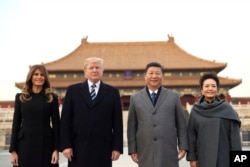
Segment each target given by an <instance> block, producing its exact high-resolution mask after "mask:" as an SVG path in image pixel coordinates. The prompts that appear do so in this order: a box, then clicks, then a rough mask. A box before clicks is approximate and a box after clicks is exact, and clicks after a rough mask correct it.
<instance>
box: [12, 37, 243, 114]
mask: <svg viewBox="0 0 250 167" xmlns="http://www.w3.org/2000/svg"><path fill="white" fill-rule="evenodd" d="M91 56H96V57H100V58H103V59H104V68H105V70H104V75H103V81H104V82H106V83H108V84H111V85H113V86H115V87H117V88H118V89H119V90H120V94H121V102H122V107H123V109H124V110H126V109H128V106H129V98H130V96H131V95H132V94H134V93H136V92H137V91H138V90H139V89H141V88H143V87H144V86H145V80H144V69H145V66H146V64H148V63H149V62H152V61H157V62H160V63H161V64H162V65H163V66H164V67H165V72H164V81H163V85H164V86H165V87H167V88H169V89H171V90H173V91H175V92H177V93H179V94H180V98H181V101H182V104H183V106H185V105H186V103H189V104H193V103H194V102H195V101H196V100H197V98H198V97H199V92H200V91H199V84H198V81H199V78H200V76H201V75H202V74H203V73H205V72H215V73H219V72H220V71H222V70H223V69H224V68H226V66H227V64H226V63H219V62H215V61H208V60H204V59H201V58H198V57H196V56H194V55H192V54H190V53H188V52H186V51H185V50H184V49H182V48H181V47H179V46H178V45H177V44H176V43H175V41H174V37H172V36H168V40H167V41H153V42H93V43H92V42H88V40H87V37H85V38H83V39H82V42H81V44H80V45H79V46H78V47H77V48H76V49H75V50H73V51H72V52H71V53H69V54H68V55H66V56H64V57H62V58H60V59H58V60H55V61H52V62H49V63H45V64H44V65H45V66H46V68H47V70H48V72H49V77H50V80H51V84H52V86H53V87H54V88H55V90H56V91H57V93H58V95H59V96H60V99H61V100H62V102H63V98H64V96H65V92H66V88H67V86H68V85H70V84H73V83H76V82H82V81H83V80H84V79H83V77H84V74H83V60H84V59H86V58H88V57H91ZM219 79H220V82H221V88H220V96H221V97H222V98H224V99H226V100H227V101H229V102H230V101H231V96H230V95H229V90H230V89H231V88H234V87H235V86H237V85H239V84H240V83H241V80H239V79H233V78H227V77H226V78H225V77H221V76H219ZM23 84H24V83H23V82H21V83H18V82H17V83H15V85H16V87H18V88H20V89H21V88H22V87H23Z"/></svg>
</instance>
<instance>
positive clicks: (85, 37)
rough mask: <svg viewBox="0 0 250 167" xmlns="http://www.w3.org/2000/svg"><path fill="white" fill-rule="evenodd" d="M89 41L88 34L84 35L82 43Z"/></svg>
mask: <svg viewBox="0 0 250 167" xmlns="http://www.w3.org/2000/svg"><path fill="white" fill-rule="evenodd" d="M85 43H88V36H83V38H82V44H85Z"/></svg>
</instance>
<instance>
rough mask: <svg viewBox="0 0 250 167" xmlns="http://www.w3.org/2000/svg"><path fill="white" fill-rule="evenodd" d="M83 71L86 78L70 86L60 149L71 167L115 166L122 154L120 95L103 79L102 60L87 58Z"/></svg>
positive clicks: (66, 96) (63, 110)
mask: <svg viewBox="0 0 250 167" xmlns="http://www.w3.org/2000/svg"><path fill="white" fill-rule="evenodd" d="M84 74H85V77H86V78H87V80H86V81H84V82H81V83H76V84H73V85H70V86H69V87H68V88H67V92H66V95H65V99H64V103H63V108H62V114H61V128H60V130H61V131H60V132H61V133H60V135H61V137H60V149H61V151H62V153H63V155H64V156H65V157H66V158H67V159H68V167H81V166H82V167H112V161H115V160H118V158H119V156H120V154H122V153H123V123H122V108H121V102H120V94H119V91H118V89H116V88H114V87H112V86H110V85H108V84H105V83H104V82H102V81H101V77H102V75H103V59H100V58H97V57H91V58H88V59H86V60H85V62H84ZM92 85H94V86H92Z"/></svg>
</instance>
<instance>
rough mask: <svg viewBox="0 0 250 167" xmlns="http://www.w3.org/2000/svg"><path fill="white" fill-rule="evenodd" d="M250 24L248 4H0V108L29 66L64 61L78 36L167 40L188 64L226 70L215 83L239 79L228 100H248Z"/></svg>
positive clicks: (218, 0)
mask: <svg viewBox="0 0 250 167" xmlns="http://www.w3.org/2000/svg"><path fill="white" fill-rule="evenodd" d="M211 1H214V2H211ZM249 20H250V10H249V2H248V0H105V2H104V0H99V1H98V0H78V1H76V0H0V55H1V57H0V60H1V65H0V79H1V80H0V100H14V97H15V94H16V93H18V92H20V90H19V89H17V88H16V87H15V82H23V81H25V79H26V74H27V72H28V68H29V65H32V64H37V63H41V62H43V63H48V62H51V61H54V60H57V59H59V58H61V57H63V56H66V55H67V54H69V53H70V52H72V51H73V50H74V49H76V47H78V46H79V45H80V43H81V39H82V38H83V37H84V36H88V41H89V42H134V41H166V40H168V37H167V36H168V34H169V35H172V36H173V37H174V38H175V42H176V44H177V45H179V46H180V47H181V48H182V49H184V50H185V51H187V52H189V53H190V54H192V55H194V56H197V57H199V58H202V59H206V60H211V61H213V60H215V61H217V62H223V63H224V62H225V63H227V67H226V68H225V69H224V70H223V71H222V72H220V73H219V76H222V77H229V78H233V79H242V84H240V85H239V86H237V87H235V88H233V89H231V90H230V95H231V96H233V97H250V74H249V73H250V65H249V61H248V60H246V59H249V55H250V49H249V43H250V42H249V40H250V26H249ZM79 61H82V60H79Z"/></svg>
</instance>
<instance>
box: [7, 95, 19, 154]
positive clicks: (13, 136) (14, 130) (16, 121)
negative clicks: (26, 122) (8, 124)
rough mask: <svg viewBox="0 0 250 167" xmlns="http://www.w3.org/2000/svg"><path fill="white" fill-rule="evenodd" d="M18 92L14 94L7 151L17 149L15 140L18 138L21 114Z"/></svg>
mask: <svg viewBox="0 0 250 167" xmlns="http://www.w3.org/2000/svg"><path fill="white" fill-rule="evenodd" d="M19 96H20V94H19V93H18V94H16V97H15V107H14V115H13V122H12V133H11V142H10V148H9V152H10V153H11V152H12V151H16V149H17V140H18V132H19V130H20V127H21V122H22V114H21V101H20V100H19Z"/></svg>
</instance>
